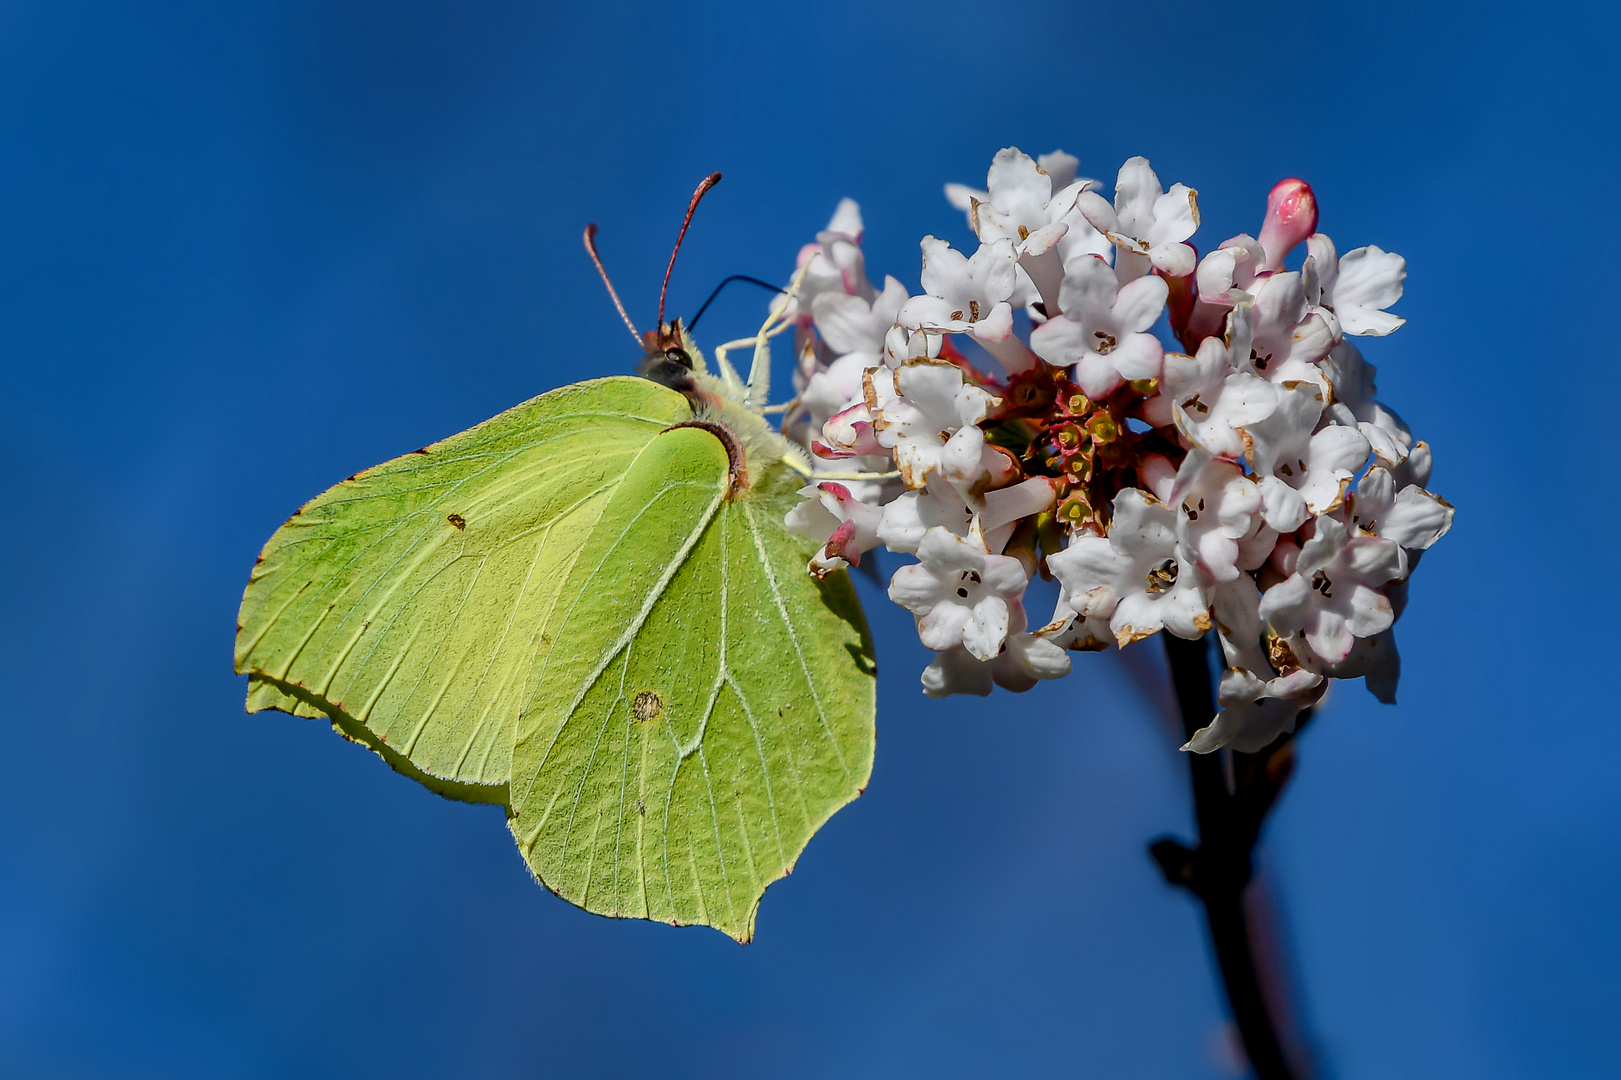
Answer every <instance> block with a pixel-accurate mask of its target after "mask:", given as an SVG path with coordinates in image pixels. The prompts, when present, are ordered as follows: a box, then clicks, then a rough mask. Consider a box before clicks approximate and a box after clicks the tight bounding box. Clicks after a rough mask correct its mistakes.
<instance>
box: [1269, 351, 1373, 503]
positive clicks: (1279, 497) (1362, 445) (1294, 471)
mask: <svg viewBox="0 0 1621 1080" xmlns="http://www.w3.org/2000/svg"><path fill="white" fill-rule="evenodd" d="M1322 413H1323V393H1322V391H1321V390H1320V389H1319V388H1318V387H1317V385H1316V384H1314V383H1307V382H1290V383H1284V384H1283V385H1282V386H1280V387H1279V388H1278V407H1277V409H1276V410H1274V411H1273V413H1272V415H1270V416H1268V417H1267V418H1266V419H1264V420H1262V421H1260V422H1259V423H1256V424H1252V425H1250V426H1249V427H1248V428H1245V433H1246V434H1247V435H1248V436H1249V439H1250V453H1249V458H1250V464H1251V465H1252V466H1253V467H1254V469H1255V475H1256V476H1257V477H1258V478H1259V479H1260V484H1261V491H1262V494H1263V496H1264V497H1265V499H1266V503H1267V510H1266V521H1267V524H1269V525H1271V526H1272V527H1273V528H1274V529H1277V530H1278V531H1279V532H1293V531H1294V530H1295V529H1298V528H1299V527H1300V525H1301V523H1302V522H1304V521H1305V520H1306V516H1307V514H1308V513H1311V514H1323V513H1327V512H1328V511H1330V510H1333V509H1335V508H1337V507H1338V506H1339V505H1340V500H1341V497H1342V496H1343V495H1344V492H1345V488H1346V485H1347V484H1349V483H1350V482H1351V477H1352V476H1354V475H1356V472H1357V470H1358V469H1360V468H1362V465H1363V463H1364V462H1366V461H1367V460H1368V440H1367V439H1366V438H1364V437H1363V436H1362V434H1361V433H1360V432H1358V431H1357V429H1356V428H1350V427H1343V426H1341V425H1339V424H1329V425H1328V426H1327V427H1325V428H1323V429H1322V430H1321V431H1316V430H1315V429H1316V428H1317V421H1318V418H1319V417H1321V416H1322ZM1314 432H1315V433H1314Z"/></svg>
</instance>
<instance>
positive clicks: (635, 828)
mask: <svg viewBox="0 0 1621 1080" xmlns="http://www.w3.org/2000/svg"><path fill="white" fill-rule="evenodd" d="M800 483H801V481H799V480H798V479H797V478H795V477H794V476H793V475H792V474H791V473H789V472H788V470H786V469H784V468H780V467H779V468H777V469H775V470H774V471H772V472H769V473H768V474H767V475H765V476H764V477H761V478H759V479H758V481H757V482H756V484H755V486H753V487H752V488H750V489H747V490H745V491H742V492H739V493H737V494H736V495H735V496H729V495H728V493H727V487H728V485H727V455H726V451H725V449H724V448H723V446H722V444H721V442H720V441H719V439H717V438H716V437H715V436H714V435H713V434H711V433H709V432H707V431H704V430H701V429H698V428H678V429H675V430H672V431H668V432H666V433H664V434H662V435H660V436H658V438H657V439H655V440H654V442H653V445H652V446H650V447H649V448H648V449H647V451H646V452H645V453H643V454H642V455H641V457H640V458H638V460H637V462H636V464H635V465H634V466H633V467H632V469H631V470H630V472H629V473H628V475H627V476H626V477H625V481H624V483H622V484H621V485H620V486H619V488H618V489H617V490H616V491H615V492H614V495H613V498H612V499H611V500H610V502H609V504H608V506H607V507H606V508H605V509H604V511H603V513H602V515H601V518H600V519H599V520H598V522H597V525H596V529H595V530H594V532H593V533H592V536H591V539H590V540H589V541H588V543H587V545H586V552H585V554H584V556H582V558H581V559H580V560H579V561H578V562H577V563H576V564H575V565H574V568H573V570H572V572H571V574H570V577H569V581H568V583H567V584H566V585H565V586H564V587H563V589H562V592H561V595H562V596H563V597H566V598H568V600H567V601H564V602H560V603H559V605H558V610H557V613H556V615H555V617H554V619H553V621H552V623H551V626H550V630H551V632H552V635H553V643H552V648H551V650H550V651H549V652H548V653H547V654H546V655H545V656H544V657H541V658H539V659H538V660H537V668H536V673H535V676H534V678H533V680H532V686H533V687H534V691H535V692H534V694H533V695H532V697H531V699H530V701H529V703H528V704H527V705H526V707H525V711H524V714H523V717H522V720H521V721H520V723H519V727H518V733H517V741H516V745H515V747H514V749H513V759H512V763H513V783H512V797H511V801H510V807H511V811H510V812H511V814H512V821H511V824H512V829H513V833H514V835H515V836H516V837H517V839H518V845H519V848H520V849H521V850H522V851H523V853H524V857H525V858H526V859H527V860H528V862H529V866H530V868H531V869H532V870H533V871H534V873H535V875H536V876H537V877H538V878H539V879H540V881H541V882H542V884H544V885H545V886H546V887H547V888H549V889H551V890H552V891H553V892H555V893H557V894H559V895H560V896H562V897H564V898H565V899H567V900H569V901H571V902H573V903H575V904H578V905H579V906H581V907H583V908H586V909H587V910H589V911H594V912H597V913H599V914H604V915H612V916H633V917H638V918H648V919H659V920H663V921H667V922H673V923H700V924H704V925H709V926H714V927H717V928H719V929H721V930H724V931H725V932H726V933H728V934H730V935H731V936H733V937H735V938H737V939H738V940H739V941H747V940H748V939H749V938H750V937H751V936H752V934H753V930H754V916H755V911H756V909H757V907H758V905H759V901H760V896H761V894H762V893H763V892H764V891H765V888H766V886H767V885H769V884H770V883H771V882H773V881H775V880H777V879H778V878H780V877H782V876H783V875H784V874H787V873H788V872H789V871H790V870H791V869H792V868H793V865H794V862H795V860H797V859H798V857H799V854H800V852H801V851H802V850H803V849H804V847H805V844H806V842H807V841H809V839H810V837H811V835H812V834H813V833H814V832H815V831H816V830H817V829H818V828H819V827H820V826H821V825H822V824H823V823H824V822H825V821H826V820H827V819H828V818H829V817H831V816H832V814H833V813H834V812H835V811H836V810H838V809H839V807H841V806H843V805H844V804H845V803H847V802H849V801H850V800H851V799H853V798H855V797H856V796H857V795H858V794H860V792H861V789H862V788H863V787H864V786H865V785H866V783H867V778H868V775H869V774H870V772H871V769H872V753H873V710H874V666H873V659H872V643H871V640H870V638H869V637H868V635H867V628H866V623H865V620H864V619H863V617H862V615H861V609H860V606H859V603H858V601H857V599H856V596H855V591H854V589H853V588H852V586H851V584H850V581H849V579H848V577H847V576H846V575H845V574H843V573H839V574H834V575H831V576H829V577H828V578H827V579H826V580H825V581H822V582H817V581H816V580H815V579H813V578H812V577H811V576H810V575H809V574H808V573H806V569H805V564H806V560H807V559H808V558H809V556H810V554H811V548H813V547H814V545H813V544H807V543H805V542H803V541H801V540H800V539H798V538H795V537H792V536H790V535H789V534H788V532H787V530H786V529H785V528H784V526H783V515H784V514H785V513H786V512H787V510H788V509H789V508H790V507H791V506H793V505H794V502H795V501H796V500H795V496H794V490H795V489H796V488H797V487H798V486H799V484H800ZM565 603H566V604H567V608H566V610H565Z"/></svg>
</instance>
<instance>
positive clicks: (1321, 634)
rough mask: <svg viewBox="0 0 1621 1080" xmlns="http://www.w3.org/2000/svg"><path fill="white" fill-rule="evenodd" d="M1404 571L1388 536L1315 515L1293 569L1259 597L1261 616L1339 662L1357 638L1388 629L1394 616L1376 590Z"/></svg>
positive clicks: (1398, 550)
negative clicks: (1300, 635) (1354, 529)
mask: <svg viewBox="0 0 1621 1080" xmlns="http://www.w3.org/2000/svg"><path fill="white" fill-rule="evenodd" d="M1406 572H1407V560H1406V558H1405V557H1404V556H1403V555H1402V549H1401V547H1400V546H1399V545H1398V544H1397V543H1396V542H1395V541H1394V540H1385V539H1383V538H1381V537H1377V536H1368V535H1366V534H1359V533H1354V532H1352V531H1351V530H1349V529H1347V528H1346V527H1345V523H1344V522H1341V521H1337V520H1336V519H1334V518H1332V517H1325V516H1319V517H1318V518H1317V530H1316V533H1315V534H1314V535H1313V536H1312V538H1311V539H1310V540H1307V541H1306V543H1305V544H1304V545H1303V546H1302V547H1301V549H1300V556H1299V559H1298V560H1297V561H1296V563H1295V571H1294V573H1293V574H1291V575H1290V576H1289V577H1288V578H1286V579H1284V580H1283V581H1280V582H1279V583H1278V584H1276V585H1274V586H1272V587H1271V588H1270V589H1268V590H1267V591H1266V593H1265V595H1263V596H1262V597H1261V605H1260V613H1261V618H1263V619H1265V620H1266V622H1267V623H1268V625H1270V626H1271V627H1272V629H1273V630H1275V631H1277V633H1278V634H1279V635H1281V636H1283V637H1288V636H1290V635H1293V634H1296V633H1304V634H1305V637H1306V643H1307V644H1308V645H1310V646H1311V649H1312V651H1313V652H1315V653H1316V654H1317V655H1318V656H1320V657H1322V658H1323V659H1324V660H1326V661H1328V662H1329V663H1331V664H1334V663H1339V662H1340V661H1341V660H1344V659H1345V658H1346V657H1347V656H1349V655H1350V653H1351V647H1352V645H1354V644H1355V641H1356V639H1357V638H1359V637H1372V636H1373V635H1374V634H1377V633H1380V632H1381V631H1384V630H1388V629H1389V628H1390V624H1391V623H1392V622H1394V621H1395V617H1396V616H1395V612H1394V610H1393V609H1392V608H1391V605H1390V599H1389V598H1388V597H1387V596H1386V594H1385V593H1384V592H1383V591H1382V590H1383V587H1384V586H1385V585H1386V584H1388V583H1389V582H1391V581H1393V580H1395V579H1397V578H1399V577H1402V576H1404V575H1405V574H1406Z"/></svg>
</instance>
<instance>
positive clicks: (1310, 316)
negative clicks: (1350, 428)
mask: <svg viewBox="0 0 1621 1080" xmlns="http://www.w3.org/2000/svg"><path fill="white" fill-rule="evenodd" d="M1253 289H1254V297H1255V300H1254V303H1253V305H1252V306H1251V310H1252V312H1253V316H1254V323H1253V326H1254V329H1253V332H1252V334H1251V337H1250V351H1249V355H1248V356H1240V357H1237V358H1236V359H1237V360H1238V362H1239V366H1240V367H1241V368H1243V369H1245V370H1249V371H1253V372H1254V373H1255V374H1257V375H1259V376H1261V377H1262V378H1263V379H1266V380H1267V381H1269V382H1274V383H1278V382H1285V381H1290V380H1294V381H1300V380H1309V381H1311V382H1319V383H1323V382H1326V380H1324V378H1323V376H1322V374H1321V373H1320V372H1319V371H1318V370H1317V367H1316V364H1317V361H1319V360H1321V359H1322V358H1323V357H1325V356H1327V355H1328V350H1329V349H1330V348H1331V347H1332V346H1333V344H1334V336H1333V335H1332V334H1331V333H1329V330H1328V324H1327V323H1325V322H1324V321H1323V319H1322V316H1320V315H1317V314H1315V313H1312V312H1309V311H1307V310H1306V290H1305V288H1304V287H1303V286H1302V285H1301V283H1300V275H1299V274H1296V273H1287V274H1273V275H1271V276H1270V277H1265V278H1262V279H1261V280H1260V282H1259V283H1258V284H1256V285H1255V286H1254V287H1253Z"/></svg>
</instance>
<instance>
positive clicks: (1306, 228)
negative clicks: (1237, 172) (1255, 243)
mask: <svg viewBox="0 0 1621 1080" xmlns="http://www.w3.org/2000/svg"><path fill="white" fill-rule="evenodd" d="M1316 231H1317V196H1316V195H1314V194H1312V190H1311V185H1310V184H1308V183H1306V182H1305V181H1304V180H1299V179H1296V178H1295V177H1292V176H1291V177H1290V178H1289V179H1287V180H1279V181H1278V182H1277V184H1276V185H1275V186H1274V187H1273V188H1272V193H1271V194H1270V195H1268V196H1267V197H1266V221H1265V222H1264V223H1263V224H1262V225H1261V248H1262V250H1263V251H1265V252H1266V260H1265V261H1264V262H1263V263H1262V264H1261V266H1260V270H1261V271H1262V272H1263V273H1264V272H1270V271H1273V270H1277V269H1279V268H1281V267H1282V266H1283V260H1284V257H1285V256H1287V255H1288V254H1289V252H1290V251H1292V250H1294V246H1295V245H1296V244H1298V243H1300V242H1301V241H1302V240H1304V239H1306V237H1308V236H1310V235H1311V234H1312V233H1314V232H1316Z"/></svg>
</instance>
